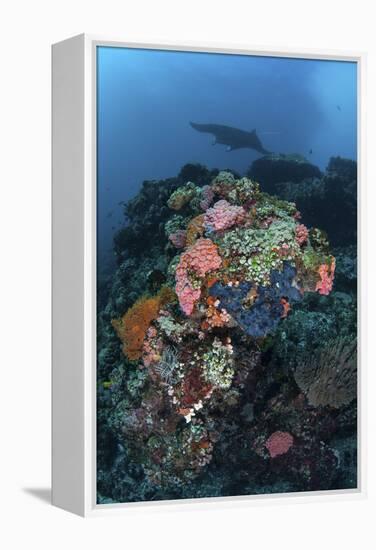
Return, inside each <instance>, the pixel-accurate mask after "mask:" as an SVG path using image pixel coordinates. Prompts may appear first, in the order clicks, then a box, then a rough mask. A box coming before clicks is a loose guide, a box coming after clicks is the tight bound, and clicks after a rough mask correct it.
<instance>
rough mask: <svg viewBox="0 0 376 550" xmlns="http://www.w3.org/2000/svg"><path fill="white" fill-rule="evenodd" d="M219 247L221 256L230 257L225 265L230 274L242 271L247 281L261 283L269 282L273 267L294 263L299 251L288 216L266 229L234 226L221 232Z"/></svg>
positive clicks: (291, 221)
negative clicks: (281, 249)
mask: <svg viewBox="0 0 376 550" xmlns="http://www.w3.org/2000/svg"><path fill="white" fill-rule="evenodd" d="M219 246H220V249H221V252H222V254H223V256H224V257H225V258H231V264H230V266H229V267H228V268H227V269H228V271H229V272H230V273H233V274H237V273H239V274H240V273H241V274H242V275H243V277H244V279H245V280H246V281H252V282H256V283H258V284H262V285H267V284H269V282H270V271H271V270H272V269H282V268H283V262H284V261H286V260H288V261H290V262H291V263H292V264H294V258H295V257H296V256H297V255H298V254H300V253H301V252H300V247H299V245H298V243H297V242H296V239H295V221H294V220H293V219H291V218H290V219H289V218H287V219H285V220H277V221H275V222H273V223H272V224H271V225H270V226H269V228H268V230H267V231H265V230H264V229H250V228H245V229H243V228H238V229H235V230H234V231H230V232H228V233H226V234H225V235H224V237H223V238H222V239H221V240H220V241H219ZM282 246H283V247H284V250H285V251H286V254H284V255H283V256H281V255H280V254H279V249H280V248H281V247H282Z"/></svg>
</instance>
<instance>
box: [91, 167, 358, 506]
mask: <svg viewBox="0 0 376 550" xmlns="http://www.w3.org/2000/svg"><path fill="white" fill-rule="evenodd" d="M269 157H270V156H269ZM265 158H266V157H265ZM260 160H262V159H260ZM280 160H281V159H280ZM256 162H259V161H256ZM273 162H275V161H274V160H273ZM294 162H297V161H295V160H293V159H286V158H285V159H284V168H283V170H282V168H278V169H280V170H281V173H282V175H280V176H278V178H284V177H285V174H292V173H294V174H295V175H294V178H298V176H297V173H298V171H296V172H294V169H295V168H296V167H295V165H294V166H290V168H289V169H290V172H289V170H288V167H287V165H288V163H290V165H291V163H294ZM299 162H300V161H299ZM303 164H306V163H303ZM285 165H286V166H285ZM279 166H280V165H279V164H277V167H279ZM299 169H300V170H303V168H302V167H300V168H299ZM299 173H300V174H301V175H300V176H299V177H302V178H306V177H311V176H307V172H305V171H304V170H303V172H299ZM355 173H356V172H355ZM260 174H261V172H260ZM261 175H262V174H261ZM261 175H260V178H261ZM312 177H318V178H324V179H325V178H326V179H325V182H326V183H325V185H329V183H328V181H329V179H332V180H333V181H338V178H339V179H340V181H341V182H342V183H343V182H344V181H347V182H349V181H350V180H351V179H352V178H353V177H354V171H353V170H352V166H351V165H350V164H348V163H347V161H342V159H337V160H333V161H331V164H330V169H328V171H327V173H326V175H324V176H322V175H321V174H320V173H319V174H316V175H315V176H312ZM275 179H276V181H275V182H274V183H273V185H275V187H274V189H276V190H277V191H280V195H281V196H282V195H283V193H282V192H281V189H282V188H277V187H276V186H277V176H275ZM278 181H279V182H281V181H285V180H283V179H278ZM292 181H294V185H295V184H296V185H299V184H298V183H297V181H298V179H295V180H292V179H291V175H290V182H292ZM305 181H307V180H305ZM355 185H356V180H355ZM291 186H292V183H291ZM289 189H290V188H289ZM286 190H287V186H286V187H285V191H286ZM286 195H287V191H286V193H285V196H286ZM281 196H276V195H270V194H268V193H266V192H265V190H264V186H263V182H262V181H260V182H257V181H255V178H253V177H238V176H237V175H236V174H234V173H232V172H230V171H222V172H218V171H212V172H210V171H208V170H206V169H205V168H204V167H201V166H196V165H187V166H186V167H184V168H183V169H182V171H181V172H180V174H179V176H178V177H177V178H171V179H169V180H163V181H161V182H147V183H145V184H144V185H143V187H142V188H141V190H140V193H139V194H138V195H137V196H136V197H135V198H134V199H132V201H130V202H129V203H128V204H127V205H124V209H125V213H126V216H127V226H126V227H125V228H124V229H122V230H121V231H120V232H119V233H118V235H117V236H116V238H115V251H116V255H117V258H118V264H119V266H118V269H117V271H116V273H115V274H114V276H113V278H112V280H111V283H110V284H109V285H108V289H107V298H106V300H104V301H105V305H103V307H102V308H101V310H100V311H99V312H98V407H97V408H98V501H99V502H112V501H114V502H123V501H125V502H129V501H138V500H151V499H152V500H156V499H172V498H189V497H196V496H224V495H234V494H256V493H263V492H285V491H307V490H318V489H334V488H345V487H348V486H351V484H353V483H354V479H355V478H356V475H355V474H354V468H356V460H353V454H352V455H351V456H352V460H353V463H352V466H351V467H349V463H348V462H346V467H345V466H344V464H345V463H344V462H343V457H344V454H345V453H353V449H354V441H355V437H356V392H355V385H356V369H355V365H356V285H355V286H354V246H353V245H352V244H351V243H352V241H351V238H352V237H351V235H350V233H348V234H347V236H346V237H345V238H343V239H342V242H341V247H340V248H334V249H331V245H330V244H329V243H331V240H332V238H331V235H332V232H331V227H330V224H329V230H330V231H328V235H327V234H326V232H325V231H323V230H322V228H321V227H320V226H319V225H318V224H317V225H318V227H320V228H317V227H315V226H313V224H312V223H311V220H312V219H313V218H315V219H316V218H317V219H320V216H321V214H320V213H316V212H314V213H313V214H312V215H311V217H310V216H308V220H307V219H306V216H305V214H304V212H303V209H304V208H306V206H305V205H306V203H305V202H304V201H301V203H300V204H301V205H302V206H303V208H301V207H300V206H299V204H298V201H296V202H295V201H294V200H284V198H281ZM345 200H346V199H345V196H342V197H341V199H339V201H340V202H339V207H341V206H342V205H343V204H344V202H345ZM333 234H334V236H335V235H336V232H335V231H334V233H333ZM336 244H337V243H336ZM337 255H338V258H337ZM337 269H338V270H339V277H338V280H337V277H336V274H337ZM355 281H356V276H355ZM339 363H341V365H342V367H341V368H342V370H341V372H340V373H338V372H337V373H336V372H335V368H334V367H335V365H336V364H339ZM333 369H334V370H333ZM351 434H352V439H351V437H350V435H351Z"/></svg>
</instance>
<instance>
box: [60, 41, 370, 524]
mask: <svg viewBox="0 0 376 550" xmlns="http://www.w3.org/2000/svg"><path fill="white" fill-rule="evenodd" d="M101 45H108V46H113V47H127V48H149V49H162V50H178V51H195V52H217V53H236V54H240V55H256V56H257V55H263V56H282V57H294V58H296V57H298V58H305V59H330V60H345V61H353V62H355V63H357V66H358V251H359V259H358V274H359V287H358V306H359V308H358V309H359V312H358V321H359V322H358V336H359V350H360V352H361V353H359V359H358V403H359V409H358V458H359V460H358V487H357V488H356V489H346V490H338V491H317V492H315V493H311V492H310V493H299V494H296V493H293V494H288V493H287V494H273V495H255V496H252V495H250V496H246V497H245V496H241V497H221V498H205V499H192V500H181V501H165V502H148V503H124V504H106V505H97V504H96V458H95V456H96V48H97V46H101ZM365 62H366V60H365V54H363V53H342V52H331V51H303V50H301V51H296V50H287V49H282V50H278V51H276V50H272V49H267V48H260V47H257V48H256V47H255V48H253V47H251V46H244V47H242V48H239V47H232V46H231V45H223V44H189V43H185V44H139V43H127V42H126V41H122V40H114V39H108V38H102V37H97V36H91V35H86V34H82V35H79V36H76V37H73V38H70V39H68V40H65V41H63V42H59V43H57V44H55V45H53V47H52V100H53V103H52V189H53V193H52V209H53V228H52V229H53V256H52V272H53V286H52V294H53V312H52V320H53V330H52V340H53V346H52V347H53V352H52V374H53V376H52V502H53V504H54V505H56V506H58V507H61V508H63V509H65V510H68V511H70V512H73V513H76V514H79V515H81V516H92V515H98V514H109V513H114V512H115V511H125V510H130V509H132V508H134V507H140V506H148V507H153V508H158V507H166V506H167V507H172V508H175V507H179V509H181V507H187V508H189V507H195V508H196V509H197V508H200V507H207V506H211V507H214V506H221V507H223V506H250V505H256V504H257V505H260V503H262V504H267V503H268V501H269V500H273V502H280V503H282V502H292V501H295V502H298V501H303V500H304V501H317V500H318V499H322V500H327V499H331V500H332V499H343V498H346V499H357V498H363V497H364V496H365V494H366V451H365V437H364V434H365V431H364V430H365V428H364V418H365V407H366V402H365V400H366V395H365V391H364V388H365V377H366V373H365V368H364V365H365V358H364V350H365V346H364V337H365V332H364V326H365V325H364V320H365V317H366V312H365V309H366V300H365V287H364V280H363V278H362V274H363V273H364V271H365V268H364V263H365V255H364V247H365V232H364V227H365V208H364V205H365V202H366V182H365V176H364V174H365V170H364V166H365V147H364V135H365V92H364V89H365Z"/></svg>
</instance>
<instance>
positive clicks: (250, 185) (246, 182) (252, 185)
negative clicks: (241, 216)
mask: <svg viewBox="0 0 376 550" xmlns="http://www.w3.org/2000/svg"><path fill="white" fill-rule="evenodd" d="M231 175H232V174H231ZM232 185H233V186H234V187H233V189H232V190H231V191H230V192H229V193H228V200H229V201H230V202H231V203H233V204H241V205H242V204H244V203H246V202H249V201H251V200H255V199H257V198H258V196H259V194H260V187H259V184H258V183H257V182H255V181H252V180H250V179H249V178H241V179H239V180H236V181H235V182H234V183H232Z"/></svg>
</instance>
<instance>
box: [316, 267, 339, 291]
mask: <svg viewBox="0 0 376 550" xmlns="http://www.w3.org/2000/svg"><path fill="white" fill-rule="evenodd" d="M335 268H336V260H335V258H332V262H331V264H330V266H329V265H328V264H321V265H320V267H319V269H318V274H319V275H320V281H317V283H316V289H315V290H316V291H317V292H318V293H319V294H322V295H324V296H327V295H328V294H330V292H331V291H332V288H333V281H334V271H335Z"/></svg>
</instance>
